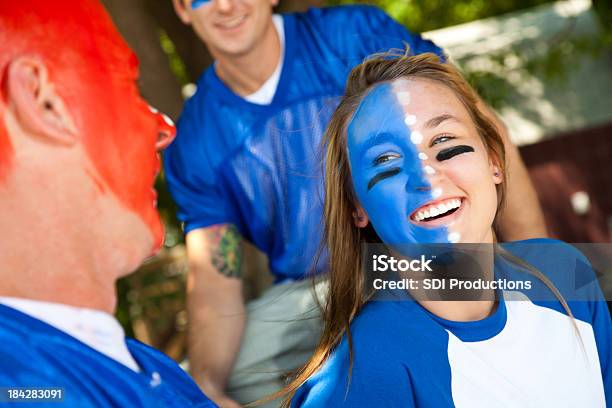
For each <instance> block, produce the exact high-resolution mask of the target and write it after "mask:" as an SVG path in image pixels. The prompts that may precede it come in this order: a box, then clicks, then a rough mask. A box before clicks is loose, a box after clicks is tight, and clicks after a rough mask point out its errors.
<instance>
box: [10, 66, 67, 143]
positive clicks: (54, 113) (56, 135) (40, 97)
mask: <svg viewBox="0 0 612 408" xmlns="http://www.w3.org/2000/svg"><path fill="white" fill-rule="evenodd" d="M6 83H7V91H8V95H7V96H8V105H9V109H11V110H13V112H14V114H15V118H16V119H17V123H19V126H20V127H21V128H22V129H23V130H25V131H26V132H27V133H29V134H31V135H35V136H38V137H40V138H42V139H43V140H45V141H47V142H52V143H59V144H63V145H72V144H73V143H75V141H76V139H77V131H76V128H75V126H74V123H73V121H72V117H71V116H70V113H69V112H68V109H67V108H66V106H65V105H64V101H63V99H62V98H61V97H60V96H59V95H58V94H57V92H56V91H55V87H54V86H53V84H52V83H51V81H50V80H49V77H48V72H47V67H46V65H45V64H44V63H43V62H42V61H41V60H39V59H38V58H34V57H27V56H21V57H17V58H15V59H13V60H12V61H11V62H10V63H9V66H8V70H7V79H6Z"/></svg>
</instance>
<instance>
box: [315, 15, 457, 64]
mask: <svg viewBox="0 0 612 408" xmlns="http://www.w3.org/2000/svg"><path fill="white" fill-rule="evenodd" d="M310 13H312V14H313V18H314V20H315V21H318V22H319V25H320V29H321V30H322V31H324V32H326V36H327V38H328V40H329V41H330V43H331V44H332V47H334V48H335V49H336V50H337V52H338V53H339V55H341V56H343V57H349V58H351V59H353V58H354V59H355V60H356V62H357V63H358V62H361V60H363V58H365V57H367V56H369V55H371V54H374V53H377V52H386V51H389V50H390V49H392V48H397V49H401V50H403V49H405V48H406V45H408V46H409V47H410V52H411V53H412V54H422V53H425V52H432V53H435V54H437V55H439V56H441V57H442V58H445V56H444V52H443V51H442V49H441V48H439V47H438V46H437V45H435V44H434V43H433V42H432V41H429V40H426V39H424V38H422V37H421V36H420V35H419V34H417V33H412V32H410V31H408V30H407V29H406V27H404V26H403V25H401V24H399V23H398V22H397V21H395V20H393V19H392V18H391V17H389V15H387V14H386V13H385V12H384V11H382V10H381V9H379V8H377V7H374V6H362V5H359V6H340V7H328V8H322V9H313V10H311V11H310Z"/></svg>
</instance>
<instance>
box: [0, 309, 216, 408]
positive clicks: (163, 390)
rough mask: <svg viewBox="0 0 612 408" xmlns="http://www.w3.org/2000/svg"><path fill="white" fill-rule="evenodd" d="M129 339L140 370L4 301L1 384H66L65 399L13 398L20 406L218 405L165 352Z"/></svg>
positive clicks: (0, 323)
mask: <svg viewBox="0 0 612 408" xmlns="http://www.w3.org/2000/svg"><path fill="white" fill-rule="evenodd" d="M126 342H127V347H128V349H129V351H130V354H132V356H133V357H134V359H135V360H136V362H137V363H138V365H139V367H140V368H141V372H138V373H137V372H135V371H133V370H131V369H129V368H128V367H126V366H124V365H123V364H121V363H119V362H117V361H115V360H113V359H111V358H110V357H107V356H106V355H104V354H101V353H99V352H98V351H96V350H94V349H92V348H91V347H89V346H87V345H86V344H84V343H82V342H80V341H79V340H77V339H75V338H74V337H72V336H70V335H68V334H66V333H64V332H63V331H60V330H58V329H56V328H55V327H52V326H50V325H48V324H46V323H44V322H42V321H40V320H38V319H35V318H33V317H30V316H28V315H26V314H24V313H21V312H19V311H17V310H15V309H12V308H10V307H7V306H4V305H0V387H28V388H36V387H53V388H63V396H64V398H63V401H62V402H52V401H51V402H40V401H34V400H33V401H32V402H19V403H15V404H14V405H15V406H20V407H75V408H76V407H78V408H88V407H92V408H94V407H96V408H97V407H201V408H212V407H216V405H215V404H214V403H213V402H211V401H210V400H209V399H208V398H207V397H206V396H205V395H204V394H202V392H201V391H200V389H199V388H198V386H197V385H196V384H195V383H194V382H193V380H191V378H190V377H189V376H188V375H187V374H186V373H185V372H184V371H183V370H182V369H181V368H180V367H179V366H178V365H177V364H176V363H175V362H174V361H172V360H171V359H170V358H168V357H167V356H166V355H164V354H163V353H161V352H160V351H157V350H155V349H153V348H151V347H149V346H146V345H144V344H142V343H140V342H138V341H136V340H134V339H127V341H126ZM2 397H6V395H4V394H3V395H2ZM3 399H4V398H3ZM6 402H7V401H6V399H4V401H2V400H0V405H3V403H6ZM11 406H13V405H11Z"/></svg>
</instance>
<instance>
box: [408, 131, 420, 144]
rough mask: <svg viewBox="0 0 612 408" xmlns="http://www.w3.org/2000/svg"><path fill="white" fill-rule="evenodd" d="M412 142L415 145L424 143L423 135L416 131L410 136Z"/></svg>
mask: <svg viewBox="0 0 612 408" xmlns="http://www.w3.org/2000/svg"><path fill="white" fill-rule="evenodd" d="M410 141H411V142H412V143H414V144H421V142H422V141H423V134H421V132H419V131H414V132H412V133H411V134H410Z"/></svg>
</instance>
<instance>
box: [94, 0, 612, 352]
mask: <svg viewBox="0 0 612 408" xmlns="http://www.w3.org/2000/svg"><path fill="white" fill-rule="evenodd" d="M103 3H104V4H105V6H106V7H107V9H108V10H109V12H110V13H111V15H112V17H113V19H114V21H115V23H116V24H117V26H118V27H119V29H120V31H121V32H122V34H123V35H124V37H125V38H126V40H127V41H128V43H129V44H130V46H131V47H132V48H133V49H134V50H135V52H136V54H137V55H138V56H139V59H140V62H141V78H140V81H139V85H140V88H141V92H142V93H143V95H144V96H145V98H147V99H148V100H149V102H150V103H151V104H152V105H154V106H156V107H157V108H159V109H160V110H161V111H164V112H166V113H168V114H169V115H170V116H171V117H173V118H174V119H176V118H177V117H178V115H179V113H180V110H181V106H182V103H183V101H184V99H185V98H186V97H188V96H189V95H190V94H192V93H193V90H194V85H193V84H194V83H195V81H196V80H197V78H198V76H199V75H200V74H201V72H202V71H203V70H204V69H205V68H206V67H207V66H208V65H209V64H210V63H211V58H210V56H209V55H208V53H207V51H206V49H205V47H204V46H203V45H202V44H201V42H200V41H199V40H198V39H197V38H196V37H195V36H194V34H193V33H192V31H191V29H190V28H189V27H186V26H184V25H183V24H182V23H181V22H180V21H179V20H178V19H177V18H176V16H175V14H174V11H173V9H172V5H171V1H170V0H127V1H126V0H103ZM354 3H361V4H366V3H367V4H373V5H377V6H379V7H381V8H382V9H384V10H385V11H387V13H389V14H390V15H391V16H392V17H394V18H395V19H396V20H397V21H399V22H401V23H402V24H404V25H406V27H408V28H409V29H410V30H411V31H415V32H431V31H433V33H432V34H431V38H433V39H434V40H435V41H436V42H438V39H439V41H440V42H441V45H442V46H443V47H444V48H445V49H447V45H446V44H444V43H443V42H444V41H448V50H449V51H450V54H451V57H452V58H453V60H454V62H456V63H457V64H458V65H459V66H460V67H461V68H462V69H463V71H464V73H465V74H466V76H467V78H468V80H469V81H470V82H471V83H472V84H473V85H474V86H475V87H476V88H477V89H478V90H479V92H480V93H481V95H482V96H483V97H484V98H485V99H486V100H487V101H488V102H489V103H490V104H491V105H493V106H494V107H495V108H496V109H502V110H503V109H504V107H507V106H508V105H510V104H513V103H515V102H516V101H517V100H518V99H520V100H525V97H524V93H523V92H524V91H523V90H521V89H520V84H521V83H525V81H527V80H530V79H531V78H534V77H537V78H539V81H541V82H542V81H545V82H547V83H549V84H552V85H549V86H552V87H555V86H556V85H555V84H560V85H561V84H563V83H565V82H570V81H569V80H568V76H569V75H571V73H570V72H569V70H570V69H572V68H573V67H575V66H576V65H577V64H576V61H583V60H586V59H589V60H593V59H598V58H607V59H608V61H609V60H610V49H611V45H612V27H611V25H612V6H611V4H610V1H609V0H595V1H593V2H592V3H591V2H589V1H583V0H580V1H578V2H569V3H571V4H570V6H569V7H570V9H571V7H572V4H574V3H575V4H574V6H575V7H574V9H576V7H578V8H580V7H583V8H584V7H586V8H587V9H588V14H589V16H590V17H589V18H590V19H589V20H584V18H583V17H584V16H583V14H584V13H583V11H580V10H582V9H580V10H579V11H580V12H579V11H576V12H573V11H571V10H570V11H563V10H561V12H559V13H560V14H559V15H561V16H564V17H563V18H560V19H557V20H558V21H559V23H558V25H555V24H557V20H555V16H556V14H555V12H556V11H554V10H556V6H554V5H553V3H552V2H550V1H546V0H468V1H458V0H379V1H351V0H328V1H322V0H303V1H299V0H298V1H296V0H294V1H291V0H281V2H280V5H279V7H278V11H302V10H305V9H306V8H308V7H312V6H314V7H321V6H332V5H339V4H354ZM576 4H577V5H578V6H576ZM529 10H532V11H531V12H530V11H529ZM551 10H553V11H551ZM508 13H511V14H508ZM512 13H514V14H512ZM517 13H518V14H517ZM563 13H565V14H563ZM572 13H573V14H572ZM501 15H505V16H510V17H504V18H503V19H501V18H500V16H501ZM513 15H514V16H516V19H518V20H519V21H518V22H515V23H512V21H513V20H512V17H511V16H513ZM529 16H536V17H537V18H536V17H533V18H534V20H533V22H528V21H527V20H526V19H527V18H531V17H529ZM581 16H582V17H581ZM581 18H582V19H583V20H584V21H586V23H580V21H582V20H580V19H581ZM483 19H485V20H483ZM475 21H483V23H482V25H474V24H473V25H472V26H470V27H471V28H470V30H471V32H472V36H471V37H469V36H468V37H469V38H471V39H468V40H466V41H465V42H468V43H470V42H471V43H473V45H474V44H475V45H476V46H475V47H473V48H472V49H470V48H469V47H467V48H466V44H454V45H453V43H452V38H451V40H448V38H449V35H448V32H447V31H445V30H444V28H446V27H452V26H457V25H460V24H466V23H470V22H475ZM509 22H510V23H512V24H515V27H516V30H517V32H516V33H513V32H512V31H513V28H512V27H513V26H509V25H508V24H510V23H509ZM538 22H540V23H538ZM544 23H546V24H549V25H550V26H551V28H550V29H549V30H548V31H547V30H544V28H543V27H537V25H538V24H544ZM581 24H582V25H581ZM591 26H593V27H591ZM482 27H485V28H482ZM509 27H510V28H509ZM580 27H582V28H580ZM589 27H591V28H589ZM534 28H535V29H537V30H538V32H537V33H536V34H533V30H532V29H534ZM479 30H480V31H479ZM492 30H493V31H492ZM593 30H595V31H593ZM454 32H457V33H459V32H462V33H463V32H465V30H463V31H462V30H461V29H457V30H456V31H454ZM491 32H495V33H496V35H497V34H499V33H502V34H503V38H510V37H512V38H513V40H512V41H506V42H504V43H503V44H502V45H496V46H492V47H488V46H487V47H488V48H487V47H484V51H483V47H482V46H480V45H478V44H477V43H479V42H481V41H485V40H487V38H483V37H486V36H487V35H488V34H486V33H491ZM593 33H595V34H593ZM452 36H454V34H452V35H451V37H452ZM499 37H500V38H502V36H501V35H500V36H499ZM445 38H446V39H447V40H445ZM487 44H488V43H487ZM467 45H469V44H467ZM483 55H484V57H486V58H484V59H483ZM602 56H603V57H602ZM536 105H537V103H536ZM537 108H538V107H537V106H536V107H534V108H533V109H532V111H533V112H532V111H528V112H527V113H529V114H532V115H535V116H534V119H533V122H542V121H543V120H545V119H546V118H544V117H542V115H544V114H543V113H541V112H538V111H537ZM610 110H611V111H612V109H610ZM600 116H601V115H600ZM606 118H607V117H606ZM604 119H605V118H604ZM604 119H600V118H599V117H596V118H595V119H593V121H594V123H595V122H597V120H599V122H601V121H605V120H607V119H605V120H604ZM585 120H586V119H585ZM581 123H582V122H581ZM582 125H584V124H581V126H582ZM553 130H555V131H559V129H553ZM561 130H566V129H561ZM519 133H520V132H519ZM540 133H550V132H548V131H546V130H544V131H541V132H540ZM534 134H536V136H537V132H536V133H534ZM157 188H158V191H159V192H160V194H159V210H160V212H161V214H162V217H163V219H164V222H165V224H166V242H165V246H164V248H163V249H162V251H161V252H160V253H159V254H158V255H157V256H156V257H154V258H152V259H150V260H148V261H147V262H146V263H145V265H144V266H143V267H142V268H140V269H139V270H138V271H137V272H136V273H134V274H133V275H131V276H129V277H127V278H124V279H122V280H120V281H119V282H118V284H117V290H118V295H119V305H118V311H117V316H118V318H119V320H120V321H121V323H122V324H123V326H124V327H125V329H126V332H127V334H128V335H131V336H134V337H136V338H138V339H140V340H142V341H144V342H146V343H149V344H152V345H154V346H156V347H158V348H161V349H162V350H164V351H165V352H166V353H167V354H169V355H170V356H171V357H173V358H175V359H176V360H180V359H182V358H183V356H184V354H185V349H184V347H185V341H184V340H185V329H186V324H187V316H186V312H185V286H186V264H185V256H184V255H185V254H184V246H183V236H182V231H181V228H180V225H179V223H178V222H177V220H176V217H175V212H176V207H175V205H174V203H173V202H172V200H171V198H170V196H169V194H168V192H167V190H166V188H165V183H164V180H163V174H162V176H161V177H160V179H159V180H158V183H157ZM246 250H247V256H246V259H247V262H246V266H245V268H246V269H247V271H246V273H247V275H246V276H247V277H246V281H245V286H246V289H247V290H246V291H245V293H246V297H247V298H250V297H253V296H255V295H256V294H257V293H259V292H260V291H261V289H262V288H263V287H264V286H265V285H266V284H267V283H268V282H269V279H262V278H261V271H262V270H265V268H266V265H265V259H263V258H262V257H261V255H258V254H257V251H256V250H255V249H254V248H252V247H247V248H246Z"/></svg>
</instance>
